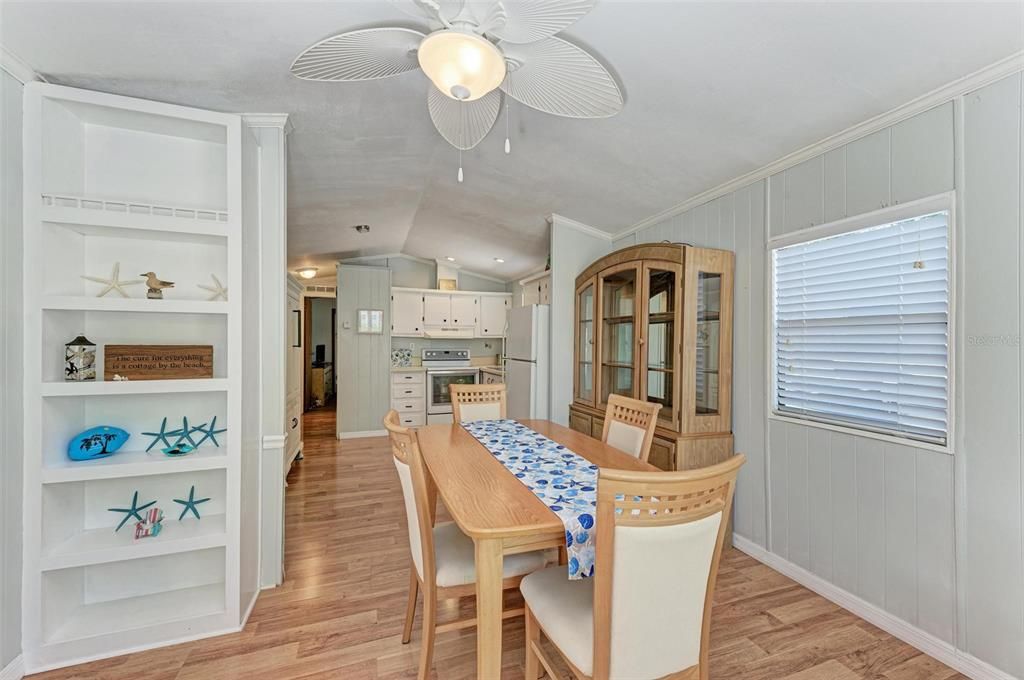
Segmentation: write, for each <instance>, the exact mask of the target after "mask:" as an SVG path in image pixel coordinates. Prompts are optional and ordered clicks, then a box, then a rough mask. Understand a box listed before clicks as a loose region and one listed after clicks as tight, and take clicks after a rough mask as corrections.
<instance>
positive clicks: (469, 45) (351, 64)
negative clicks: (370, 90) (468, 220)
mask: <svg viewBox="0 0 1024 680" xmlns="http://www.w3.org/2000/svg"><path fill="white" fill-rule="evenodd" d="M391 4H393V5H395V6H396V7H398V8H399V9H401V10H402V11H404V12H406V13H408V14H410V15H412V16H414V17H416V18H417V19H420V20H421V21H423V22H424V23H425V26H424V27H423V30H414V29H411V28H404V27H398V26H395V27H385V28H366V29H360V30H356V31H348V32H346V33H341V34H338V35H335V36H332V37H330V38H327V39H325V40H322V41H320V42H318V43H316V44H314V45H312V46H311V47H309V48H307V49H306V50H305V51H303V52H302V53H301V54H300V55H299V56H298V57H297V58H296V59H295V61H294V62H293V63H292V66H291V72H292V74H293V75H295V76H296V77H298V78H302V79H304V80H317V81H339V82H350V81H359V80H376V79H379V78H389V77H392V76H397V75H401V74H403V73H406V72H408V71H414V70H417V69H422V70H423V72H424V73H425V74H426V75H427V77H428V78H429V79H430V81H431V83H432V84H431V85H430V86H428V91H427V110H428V112H429V114H430V119H431V120H432V121H433V123H434V127H435V128H437V131H438V132H439V133H441V136H442V137H444V138H445V139H446V140H447V141H448V143H449V144H451V145H452V146H454V147H455V148H457V149H458V150H459V151H460V152H462V151H468V150H469V149H472V148H473V147H475V146H476V145H477V144H479V143H480V142H481V141H483V139H484V137H486V136H487V133H489V132H490V131H491V129H492V128H493V127H494V124H495V123H496V122H497V120H498V114H499V113H500V112H501V108H502V103H503V102H504V105H505V129H506V133H505V153H509V152H510V150H511V147H510V142H509V139H508V130H509V124H508V99H507V98H511V99H514V100H516V101H518V102H520V103H521V104H525V105H526V106H529V107H530V108H533V109H536V110H538V111H542V112H544V113H549V114H552V115H555V116H563V117H566V118H607V117H608V116H613V115H615V114H616V113H618V112H619V111H621V110H622V106H623V103H624V100H623V96H622V91H621V90H620V89H619V85H618V83H617V82H616V81H615V78H614V77H613V76H612V75H611V73H609V72H608V69H606V68H605V67H604V66H603V65H602V64H601V63H600V62H599V61H598V60H597V59H595V58H594V57H593V56H592V55H591V54H590V53H588V52H587V51H585V50H583V49H582V48H580V47H577V46H576V45H574V44H572V43H571V42H567V41H565V40H563V39H561V38H557V37H555V34H556V33H558V32H559V31H562V30H564V29H565V28H568V27H569V26H571V25H572V24H574V23H575V22H576V21H577V20H578V19H579V18H580V17H582V16H584V15H585V14H587V13H588V12H589V11H590V10H591V9H593V7H594V5H596V4H597V0H529V1H528V2H527V1H523V0H489V1H487V0H473V1H472V2H465V0H391ZM506 97H507V98H506ZM460 160H461V159H460ZM459 165H460V167H459V181H462V167H461V162H460V164H459Z"/></svg>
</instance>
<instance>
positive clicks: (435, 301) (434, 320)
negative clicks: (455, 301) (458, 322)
mask: <svg viewBox="0 0 1024 680" xmlns="http://www.w3.org/2000/svg"><path fill="white" fill-rule="evenodd" d="M423 323H424V324H426V325H427V326H447V325H449V324H451V323H452V296H451V295H449V294H448V293H424V294H423Z"/></svg>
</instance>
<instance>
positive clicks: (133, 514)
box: [107, 487, 195, 533]
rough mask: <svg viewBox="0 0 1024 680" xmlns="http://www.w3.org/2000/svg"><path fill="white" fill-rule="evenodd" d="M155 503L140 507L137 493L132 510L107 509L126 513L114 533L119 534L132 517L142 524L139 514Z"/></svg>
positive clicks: (133, 498)
mask: <svg viewBox="0 0 1024 680" xmlns="http://www.w3.org/2000/svg"><path fill="white" fill-rule="evenodd" d="M193 488H195V487H193ZM155 503H156V501H150V502H148V503H146V504H145V505H142V506H140V505H139V492H138V491H136V492H135V494H134V495H133V496H132V507H130V508H107V510H108V511H110V512H123V513H124V519H122V520H121V523H120V524H118V525H117V528H116V529H114V533H117V532H118V531H120V530H121V527H123V526H124V525H125V523H126V522H127V521H128V520H130V519H131V518H132V517H134V518H135V519H136V520H138V521H140V522H141V521H142V515H140V514H139V513H140V512H142V511H143V510H145V509H146V508H148V507H149V506H151V505H154V504H155Z"/></svg>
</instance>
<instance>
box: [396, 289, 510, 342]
mask: <svg viewBox="0 0 1024 680" xmlns="http://www.w3.org/2000/svg"><path fill="white" fill-rule="evenodd" d="M511 306H512V296H511V295H509V294H507V293H478V292H474V291H451V292H448V291H438V290H426V289H423V288H392V289H391V319H392V326H391V335H393V336H396V337H406V338H422V337H430V338H473V337H477V338H494V337H498V338H500V337H502V336H504V335H505V327H506V326H507V325H508V310H509V308H510V307H511Z"/></svg>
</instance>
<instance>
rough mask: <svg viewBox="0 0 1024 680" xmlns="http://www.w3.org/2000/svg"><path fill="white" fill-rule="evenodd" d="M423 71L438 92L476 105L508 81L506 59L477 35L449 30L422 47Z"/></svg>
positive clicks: (431, 36)
mask: <svg viewBox="0 0 1024 680" xmlns="http://www.w3.org/2000/svg"><path fill="white" fill-rule="evenodd" d="M418 57H419V60H420V68H422V69H423V72H424V73H426V74H427V77H428V78H430V80H432V81H433V83H434V85H436V86H437V89H438V90H440V91H441V92H443V93H444V94H446V95H448V96H449V97H451V98H452V99H459V100H462V101H473V100H475V99H479V98H480V97H483V96H484V95H485V94H487V93H488V92H491V91H492V90H494V89H495V88H497V87H498V85H500V84H501V81H503V80H504V79H505V57H504V56H503V55H502V54H501V50H499V49H498V48H497V47H495V46H494V44H493V43H491V42H490V41H489V40H487V39H485V38H482V37H480V36H478V35H476V34H475V33H466V32H463V31H459V30H456V29H446V30H441V31H436V32H434V33H431V34H430V35H428V36H427V37H426V38H424V39H423V42H421V43H420V47H419V51H418Z"/></svg>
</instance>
